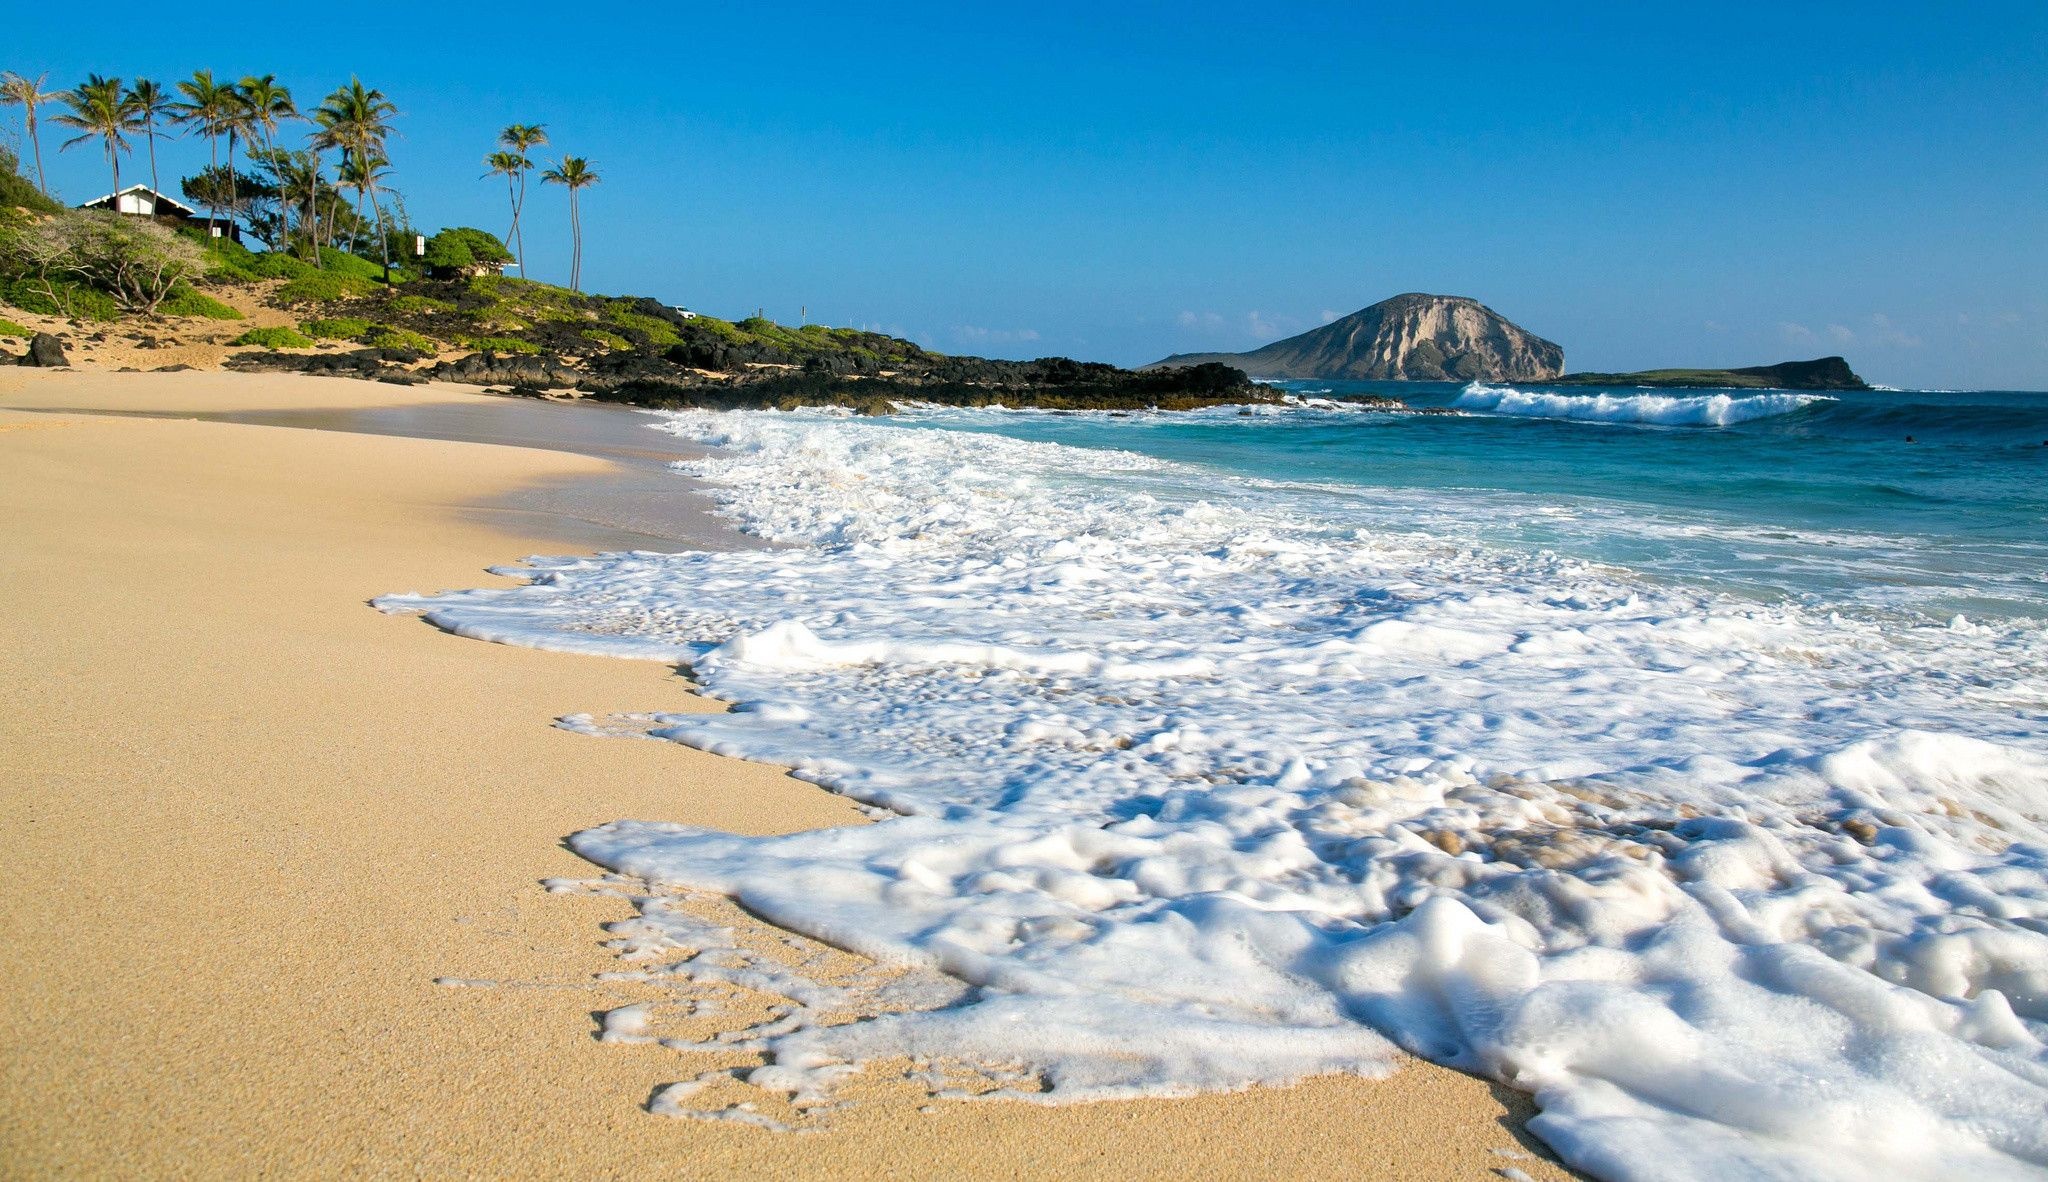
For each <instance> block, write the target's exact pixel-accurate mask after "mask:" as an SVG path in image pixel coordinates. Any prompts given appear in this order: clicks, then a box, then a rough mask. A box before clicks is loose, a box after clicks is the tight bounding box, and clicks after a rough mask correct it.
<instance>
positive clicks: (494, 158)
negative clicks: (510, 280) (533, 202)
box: [484, 152, 533, 275]
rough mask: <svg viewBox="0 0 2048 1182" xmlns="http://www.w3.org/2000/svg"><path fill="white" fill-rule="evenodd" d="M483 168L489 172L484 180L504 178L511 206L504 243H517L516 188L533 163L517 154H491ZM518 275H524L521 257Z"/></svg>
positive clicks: (506, 196)
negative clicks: (510, 222)
mask: <svg viewBox="0 0 2048 1182" xmlns="http://www.w3.org/2000/svg"><path fill="white" fill-rule="evenodd" d="M484 167H485V168H488V169H490V171H489V172H486V173H485V174H484V176H485V177H486V178H489V177H494V176H501V177H504V178H505V198H506V200H507V201H509V202H511V204H512V228H511V229H510V230H509V231H507V232H506V234H505V241H507V242H511V243H517V242H518V241H519V189H518V187H517V186H518V183H519V182H520V181H523V180H524V179H526V172H527V170H528V169H530V168H532V167H533V161H531V160H528V159H527V158H526V157H524V156H521V155H520V154H519V153H517V152H493V153H491V154H490V155H488V156H486V157H484ZM513 249H514V250H515V251H516V250H517V249H518V247H517V246H516V245H515V246H514V248H513ZM519 273H520V274H521V275H524V274H526V259H525V258H523V257H522V258H520V259H519Z"/></svg>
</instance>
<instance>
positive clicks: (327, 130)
mask: <svg viewBox="0 0 2048 1182" xmlns="http://www.w3.org/2000/svg"><path fill="white" fill-rule="evenodd" d="M397 114H398V107H397V106H396V105H395V104H393V103H392V101H391V100H390V99H387V98H385V97H384V92H383V91H381V90H371V89H368V88H367V87H365V86H364V85H363V80H362V79H360V78H350V79H349V84H348V85H347V86H344V87H341V88H340V89H338V90H336V91H335V92H334V93H333V94H330V95H328V96H327V101H326V102H324V103H322V104H320V107H319V109H318V110H316V111H314V112H313V122H314V123H315V124H317V125H318V126H319V129H320V130H318V131H316V132H314V133H313V150H314V151H315V152H319V151H321V150H324V149H327V148H339V149H341V151H342V153H343V157H342V165H341V167H342V172H343V175H344V176H346V175H347V173H348V171H349V169H350V167H351V165H352V164H353V166H354V167H355V168H356V169H357V170H358V171H359V172H361V171H362V170H363V163H362V162H364V161H371V160H374V161H375V164H374V165H373V166H372V167H371V168H370V169H369V171H370V172H371V173H374V172H375V171H376V168H377V167H382V166H388V165H389V163H390V162H389V161H388V160H386V159H384V141H385V140H386V139H387V138H389V136H390V135H391V120H392V118H393V117H394V116H396V115H397ZM369 191H373V190H364V189H361V188H358V189H357V190H356V220H357V221H361V220H362V216H363V198H364V196H365V195H366V194H367V192H369Z"/></svg>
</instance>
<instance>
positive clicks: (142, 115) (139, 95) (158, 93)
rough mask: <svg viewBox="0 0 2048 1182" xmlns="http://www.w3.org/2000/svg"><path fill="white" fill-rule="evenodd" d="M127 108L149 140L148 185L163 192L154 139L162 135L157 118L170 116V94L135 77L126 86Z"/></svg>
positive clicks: (165, 118) (153, 84)
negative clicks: (159, 179)
mask: <svg viewBox="0 0 2048 1182" xmlns="http://www.w3.org/2000/svg"><path fill="white" fill-rule="evenodd" d="M127 102H128V109H129V111H130V113H131V115H132V117H133V119H134V120H135V122H136V123H138V124H139V125H141V127H142V134H143V136H144V137H145V138H147V139H148V140H149V187H150V188H152V189H154V190H156V191H157V192H159V193H161V192H163V191H164V190H163V186H162V185H161V184H159V183H158V181H157V179H156V141H157V140H158V138H159V137H161V136H162V135H163V133H162V132H160V131H158V130H157V129H156V125H157V122H158V121H159V120H161V121H164V122H169V121H170V118H171V94H170V92H169V91H167V90H165V89H164V88H163V87H161V86H159V85H157V84H156V83H154V82H151V81H150V80H149V79H147V78H137V79H136V80H135V82H134V83H133V84H132V85H131V86H129V87H128V99H127Z"/></svg>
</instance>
